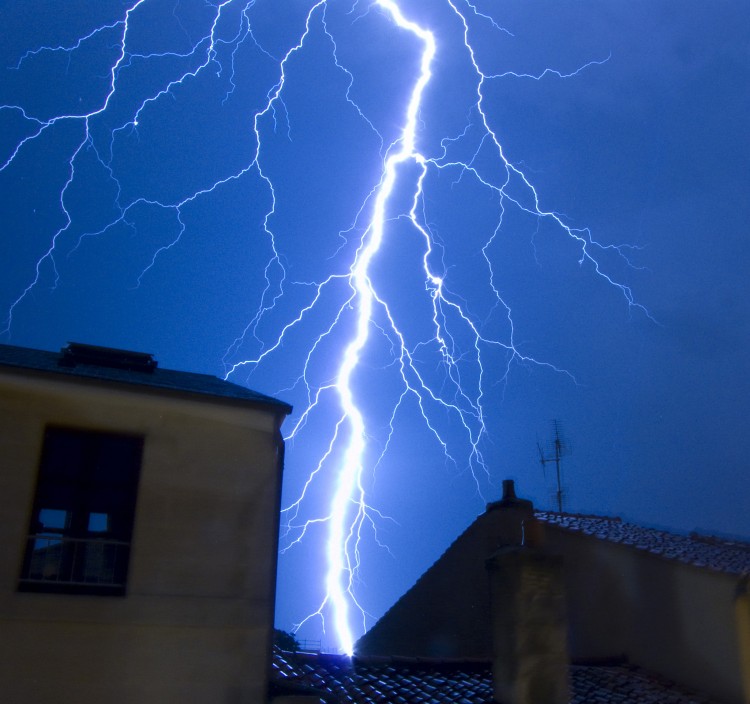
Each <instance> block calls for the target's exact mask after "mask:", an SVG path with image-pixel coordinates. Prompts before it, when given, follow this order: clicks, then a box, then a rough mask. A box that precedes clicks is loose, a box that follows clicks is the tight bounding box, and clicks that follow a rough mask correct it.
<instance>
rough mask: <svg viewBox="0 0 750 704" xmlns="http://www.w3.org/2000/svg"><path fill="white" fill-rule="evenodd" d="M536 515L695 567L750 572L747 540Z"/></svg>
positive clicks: (586, 518) (570, 516)
mask: <svg viewBox="0 0 750 704" xmlns="http://www.w3.org/2000/svg"><path fill="white" fill-rule="evenodd" d="M536 516H537V518H539V519H541V520H543V521H544V522H545V523H548V524H550V525H555V526H560V527H561V528H564V529H566V530H570V531H575V532H578V533H584V534H586V535H591V536H593V537H595V538H599V539H600V540H607V541H609V542H613V543H622V544H623V545H629V546H631V547H634V548H636V549H638V550H645V551H647V552H650V553H653V554H654V555H661V556H662V557H666V558H668V559H672V560H679V561H680V562H685V563H688V564H691V565H695V566H696V567H702V568H706V569H712V570H716V571H719V572H727V573H730V574H743V573H746V572H750V543H744V542H741V541H736V540H724V539H722V538H713V537H708V536H702V535H698V534H697V533H691V534H690V535H678V534H676V533H666V532H664V531H661V530H656V529H654V528H643V527H641V526H637V525H634V524H632V523H624V522H623V521H621V520H620V519H619V518H607V517H602V516H580V515H576V514H568V513H552V512H547V511H537V512H536Z"/></svg>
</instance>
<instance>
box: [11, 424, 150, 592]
mask: <svg viewBox="0 0 750 704" xmlns="http://www.w3.org/2000/svg"><path fill="white" fill-rule="evenodd" d="M142 452H143V438H141V437H135V436H132V435H116V434H112V433H100V432H92V431H86V430H73V429H70V428H56V427H50V428H47V429H46V431H45V434H44V448H43V450H42V460H41V464H40V467H39V477H38V479H37V487H36V495H35V497H34V507H33V510H32V513H31V523H30V527H29V535H28V542H27V546H26V553H25V556H24V561H23V567H22V569H21V579H20V589H21V590H23V591H42V592H61V593H77V594H124V593H125V583H126V578H127V570H128V561H129V559H130V541H131V538H132V534H133V518H134V515H135V501H136V493H137V490H138V475H139V473H140V468H141V455H142Z"/></svg>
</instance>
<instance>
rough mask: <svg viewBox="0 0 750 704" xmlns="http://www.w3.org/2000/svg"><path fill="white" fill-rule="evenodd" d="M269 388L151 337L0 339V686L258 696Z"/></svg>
mask: <svg viewBox="0 0 750 704" xmlns="http://www.w3.org/2000/svg"><path fill="white" fill-rule="evenodd" d="M290 410H291V409H290V407H289V406H288V405H286V404H284V403H282V402H280V401H277V400H275V399H272V398H269V397H267V396H263V395H261V394H257V393H254V392H252V391H249V390H247V389H245V388H243V387H240V386H236V385H234V384H230V383H227V382H224V381H222V380H220V379H217V378H215V377H211V376H206V375H202V374H191V373H186V372H179V371H171V370H166V369H160V368H158V366H157V364H156V362H155V361H154V359H153V358H152V357H151V355H146V354H140V353H132V352H125V351H122V350H112V349H106V348H97V347H91V346H87V345H78V344H71V345H69V346H68V347H67V348H65V349H64V350H62V352H61V353H60V354H56V353H51V352H44V351H39V350H31V349H24V348H19V347H11V346H6V345H2V346H0V452H1V453H2V472H0V503H1V507H0V527H1V532H2V535H3V540H4V549H3V551H2V557H0V700H1V701H3V702H9V703H10V702H12V703H13V704H47V703H49V704H53V703H54V704H59V703H60V702H77V703H81V704H88V703H92V704H93V703H94V702H96V703H97V704H99V703H100V702H107V703H108V704H120V703H122V704H133V703H135V702H138V704H149V703H153V704H156V703H157V702H158V703H159V704H172V703H174V704H177V703H179V704H185V703H193V702H195V703H206V704H208V703H209V702H210V703H211V704H218V703H219V702H221V703H229V702H231V703H232V704H240V703H242V702H246V703H247V704H256V702H262V701H265V700H266V698H267V690H268V672H269V668H270V655H271V641H272V633H273V614H274V596H275V575H276V554H277V539H278V525H279V498H280V491H281V473H282V468H283V449H284V447H283V440H282V437H281V434H280V430H279V429H280V425H281V423H282V421H283V419H284V417H285V416H286V415H287V414H288V413H289V412H290Z"/></svg>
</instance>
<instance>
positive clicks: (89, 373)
mask: <svg viewBox="0 0 750 704" xmlns="http://www.w3.org/2000/svg"><path fill="white" fill-rule="evenodd" d="M97 360H98V361H97ZM3 367H6V368H16V369H28V370H33V371H36V372H40V373H42V374H56V375H61V376H65V377H79V378H85V379H91V380H95V381H103V382H108V383H110V382H111V383H115V384H124V385H133V386H145V387H149V388H153V389H163V390H169V391H179V392H185V393H189V394H198V395H200V396H209V397H214V398H220V399H225V400H231V401H239V402H244V403H251V404H259V405H264V406H272V407H273V408H274V409H275V410H276V411H277V412H280V413H285V414H287V413H290V412H291V410H292V407H291V406H290V405H289V404H287V403H284V402H283V401H279V400H277V399H275V398H272V397H271V396H266V395H264V394H260V393H258V392H257V391H251V390H250V389H247V388H245V387H244V386H239V385H238V384H233V383H231V382H228V381H224V380H223V379H219V378H217V377H215V376H210V375H208V374H196V373H193V372H182V371H177V370H174V369H161V368H159V367H158V366H157V364H156V362H155V361H154V360H153V358H152V356H151V355H149V354H144V353H140V352H129V351H127V350H114V349H110V348H103V347H93V346H89V345H80V344H77V343H72V344H71V345H69V346H68V347H67V348H64V349H63V350H61V351H60V352H48V351H46V350H35V349H31V348H28V347H15V346H13V345H0V369H2V368H3Z"/></svg>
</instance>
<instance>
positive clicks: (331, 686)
mask: <svg viewBox="0 0 750 704" xmlns="http://www.w3.org/2000/svg"><path fill="white" fill-rule="evenodd" d="M273 673H274V674H273V679H274V682H275V683H276V684H277V686H282V687H283V686H284V685H286V686H287V687H288V688H289V689H290V690H292V691H296V692H299V693H303V692H305V693H308V694H313V693H314V694H317V695H318V696H320V698H321V700H322V701H325V702H326V704H340V703H341V704H343V703H346V704H417V703H419V704H492V701H493V699H492V670H491V666H490V663H488V662H479V661H473V660H450V661H446V660H427V659H416V658H414V659H410V658H378V657H368V658H356V657H355V658H352V659H350V658H347V657H346V656H343V655H322V654H313V653H298V654H296V655H291V654H289V653H284V652H281V651H279V650H276V651H275V652H274V658H273ZM570 676H571V690H572V696H571V700H570V701H571V704H656V703H658V704H717V702H716V701H715V700H711V699H708V698H706V697H705V696H703V695H699V694H696V693H691V692H690V691H688V690H685V689H682V688H680V687H678V686H677V685H675V684H674V683H672V682H669V681H668V680H664V679H661V678H659V677H656V676H654V675H652V674H650V673H648V672H645V671H644V670H641V669H639V668H634V667H631V666H628V665H616V666H606V667H605V666H593V665H586V666H584V665H573V666H572V667H571V669H570Z"/></svg>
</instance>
